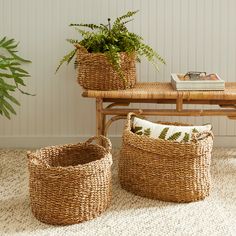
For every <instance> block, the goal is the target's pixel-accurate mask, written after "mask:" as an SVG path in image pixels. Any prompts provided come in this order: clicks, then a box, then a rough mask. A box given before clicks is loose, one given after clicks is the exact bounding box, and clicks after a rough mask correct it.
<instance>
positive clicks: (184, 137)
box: [132, 117, 212, 142]
mask: <svg viewBox="0 0 236 236" xmlns="http://www.w3.org/2000/svg"><path fill="white" fill-rule="evenodd" d="M211 129H212V126H211V124H207V125H201V126H175V125H165V124H157V123H153V122H150V121H147V120H143V119H140V118H138V117H134V119H133V124H132V131H133V132H134V133H136V134H138V135H146V136H148V137H151V138H155V139H157V138H161V139H165V140H173V141H177V142H191V137H192V133H193V132H200V133H201V132H204V131H210V130H211Z"/></svg>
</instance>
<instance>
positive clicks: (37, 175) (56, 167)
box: [28, 136, 112, 225]
mask: <svg viewBox="0 0 236 236" xmlns="http://www.w3.org/2000/svg"><path fill="white" fill-rule="evenodd" d="M95 139H99V140H102V142H103V144H104V145H106V147H102V146H100V145H97V144H91V142H92V141H93V140H95ZM110 151H111V143H110V141H109V140H108V139H107V138H105V137H103V136H99V137H92V138H90V139H89V140H88V141H87V142H85V143H78V144H75V145H72V144H69V145H63V146H52V147H46V148H42V149H40V150H38V151H36V152H34V153H30V152H29V153H28V167H29V172H30V178H29V189H30V200H31V209H32V212H33V214H34V215H35V217H36V218H37V219H38V220H40V221H42V222H44V223H48V224H57V225H67V224H74V223H79V222H82V221H86V220H90V219H93V218H95V217H96V216H98V215H100V214H101V213H102V212H104V211H105V210H106V209H107V207H108V206H109V204H110V201H111V187H112V183H111V165H112V156H111V153H110Z"/></svg>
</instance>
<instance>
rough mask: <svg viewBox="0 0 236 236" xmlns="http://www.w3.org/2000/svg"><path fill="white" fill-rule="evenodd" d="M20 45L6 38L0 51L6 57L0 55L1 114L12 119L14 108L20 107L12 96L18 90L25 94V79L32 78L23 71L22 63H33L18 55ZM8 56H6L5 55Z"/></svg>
mask: <svg viewBox="0 0 236 236" xmlns="http://www.w3.org/2000/svg"><path fill="white" fill-rule="evenodd" d="M17 46H18V43H16V42H15V40H14V39H8V38H7V37H4V38H2V39H1V40H0V49H1V51H2V52H4V55H2V54H0V114H1V115H3V116H5V117H7V118H8V119H10V117H11V114H16V111H15V110H14V107H13V106H12V105H11V103H13V104H15V105H20V103H19V102H18V100H17V99H16V98H14V97H13V96H12V93H14V92H15V91H16V90H18V91H20V92H21V93H23V94H27V95H32V94H29V93H26V92H24V91H23V90H22V89H21V88H20V86H26V84H25V79H26V78H27V77H30V75H29V73H28V72H27V71H26V70H24V69H22V68H21V66H22V63H26V62H31V61H29V60H25V59H23V58H22V57H20V56H19V55H17ZM5 54H6V55H5Z"/></svg>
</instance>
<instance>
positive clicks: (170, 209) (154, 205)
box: [0, 148, 236, 236]
mask: <svg viewBox="0 0 236 236" xmlns="http://www.w3.org/2000/svg"><path fill="white" fill-rule="evenodd" d="M118 156H119V152H118V150H115V151H114V155H113V157H114V159H115V160H117V158H118ZM0 169H1V174H0V235H34V236H37V235H38V236H44V235H47V236H48V235H55V236H56V235H57V236H58V235H63V236H67V235H69V236H70V235H71V236H73V235H79V236H85V235H86V236H90V235H91V236H96V235H99V236H100V235H101V236H110V235H111V236H112V235H124V236H125V235H128V236H132V235H135V236H139V235H145V236H147V235H165V236H168V235H171V236H172V235H181V236H183V235H199V236H203V235H207V236H214V235H219V236H227V235H232V236H233V235H236V148H235V149H223V148H221V149H215V150H214V153H213V160H212V178H213V189H212V192H211V196H210V197H208V198H207V199H205V200H204V201H201V202H195V203H188V204H183V203H182V204H176V203H168V202H161V201H155V200H150V199H146V198H142V197H138V196H135V195H133V194H131V193H128V192H126V191H125V190H122V189H121V188H120V185H119V183H118V179H117V170H116V164H115V165H114V167H113V173H114V174H113V178H114V181H113V182H114V184H113V201H112V205H111V207H110V208H109V209H108V210H107V211H106V212H105V213H104V214H103V215H101V216H100V217H98V218H97V219H94V220H91V221H89V222H85V223H81V224H76V225H71V226H51V225H46V224H43V223H41V222H39V221H37V220H36V219H35V218H34V216H33V215H32V213H31V211H30V205H29V195H28V172H27V159H26V151H25V150H0Z"/></svg>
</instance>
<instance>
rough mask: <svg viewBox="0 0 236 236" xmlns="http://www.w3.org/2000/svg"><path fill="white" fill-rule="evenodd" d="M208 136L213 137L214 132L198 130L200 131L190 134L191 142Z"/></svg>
mask: <svg viewBox="0 0 236 236" xmlns="http://www.w3.org/2000/svg"><path fill="white" fill-rule="evenodd" d="M209 136H210V137H211V138H212V139H214V134H213V132H212V131H204V132H200V133H193V134H192V141H193V142H198V141H199V140H202V139H205V138H207V137H209Z"/></svg>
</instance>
